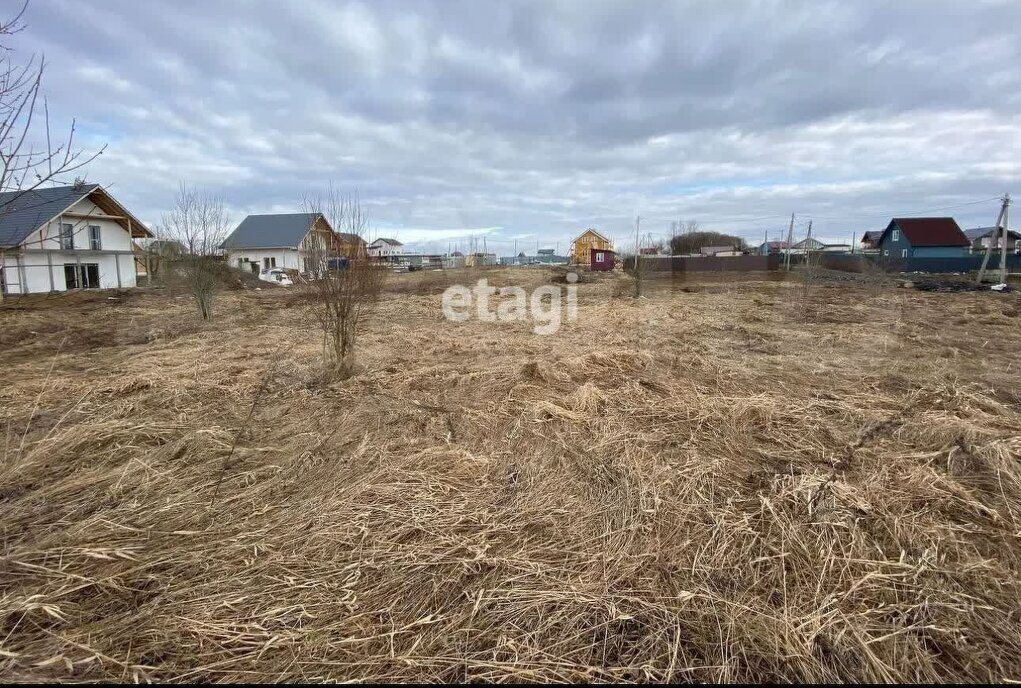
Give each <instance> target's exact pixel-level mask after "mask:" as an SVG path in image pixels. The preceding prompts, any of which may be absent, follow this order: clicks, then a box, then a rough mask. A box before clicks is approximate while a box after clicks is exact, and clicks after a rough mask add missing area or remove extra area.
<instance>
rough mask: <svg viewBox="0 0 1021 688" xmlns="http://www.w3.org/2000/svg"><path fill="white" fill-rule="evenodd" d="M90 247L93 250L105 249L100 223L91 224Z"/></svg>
mask: <svg viewBox="0 0 1021 688" xmlns="http://www.w3.org/2000/svg"><path fill="white" fill-rule="evenodd" d="M89 248H90V249H92V250H93V251H102V250H103V237H102V235H101V234H100V230H99V225H89Z"/></svg>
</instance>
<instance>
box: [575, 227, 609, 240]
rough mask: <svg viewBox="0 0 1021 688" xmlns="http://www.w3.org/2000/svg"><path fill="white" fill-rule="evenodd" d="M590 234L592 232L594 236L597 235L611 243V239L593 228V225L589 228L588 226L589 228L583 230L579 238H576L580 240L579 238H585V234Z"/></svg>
mask: <svg viewBox="0 0 1021 688" xmlns="http://www.w3.org/2000/svg"><path fill="white" fill-rule="evenodd" d="M589 234H591V235H592V236H594V237H597V238H599V239H602V240H603V241H605V242H606V243H610V240H609V239H607V238H606V237H605V236H603V235H602V234H600V233H599V232H597V231H596V230H594V229H592V228H591V227H589V228H588V229H586V230H585V231H584V232H582V233H581V234H579V235H578V238H577V239H575V241H579V240H581V239H583V238H585V236H587V235H589Z"/></svg>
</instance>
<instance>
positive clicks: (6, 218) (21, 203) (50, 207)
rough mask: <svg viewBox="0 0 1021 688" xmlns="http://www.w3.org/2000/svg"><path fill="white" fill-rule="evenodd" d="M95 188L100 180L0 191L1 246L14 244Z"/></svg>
mask: <svg viewBox="0 0 1021 688" xmlns="http://www.w3.org/2000/svg"><path fill="white" fill-rule="evenodd" d="M98 188H99V184H83V185H81V186H77V187H76V186H51V187H48V188H39V189H33V190H31V191H4V192H3V193H0V246H3V247H11V246H17V245H18V244H20V243H21V242H23V241H24V240H25V239H27V238H28V235H29V234H31V233H32V232H34V231H35V230H37V229H39V228H40V227H41V226H42V225H44V224H46V223H47V222H49V221H50V220H52V219H53V218H55V217H56V216H57V215H60V214H61V213H62V212H64V211H65V210H67V209H68V208H70V207H71V206H73V205H74V204H75V203H77V202H78V201H80V200H81V199H83V198H85V197H86V196H88V195H89V194H90V193H92V192H93V191H95V190H96V189H98Z"/></svg>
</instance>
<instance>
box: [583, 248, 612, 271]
mask: <svg viewBox="0 0 1021 688" xmlns="http://www.w3.org/2000/svg"><path fill="white" fill-rule="evenodd" d="M591 256H592V262H591V264H590V265H589V267H590V268H591V269H592V270H598V271H602V272H606V271H609V270H613V265H614V259H615V257H616V254H614V252H613V251H612V250H611V249H608V248H606V249H601V250H596V249H593V250H592V252H591Z"/></svg>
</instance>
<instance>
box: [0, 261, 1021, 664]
mask: <svg viewBox="0 0 1021 688" xmlns="http://www.w3.org/2000/svg"><path fill="white" fill-rule="evenodd" d="M486 276H488V277H490V278H491V281H493V282H494V283H497V284H512V283H516V284H517V283H522V282H524V283H526V284H528V285H531V286H535V285H538V284H541V283H545V282H546V281H547V280H548V275H547V273H546V272H545V271H544V270H538V269H536V270H533V269H518V270H516V271H514V270H503V271H492V272H487V273H486ZM476 278H477V275H472V274H470V273H462V274H460V275H458V274H454V275H447V274H436V273H426V274H421V273H416V274H410V275H404V276H400V277H395V278H394V279H393V280H392V281H391V283H390V285H389V288H388V291H387V293H386V294H385V295H384V298H383V300H382V301H381V303H380V305H379V308H378V310H377V312H376V314H375V315H374V316H373V318H372V320H371V322H370V323H369V324H368V326H367V329H366V331H365V332H364V334H363V336H362V338H361V349H360V362H361V365H362V369H361V371H360V372H359V373H358V374H356V375H355V376H354V377H352V378H350V379H348V380H346V381H343V382H338V383H333V384H330V385H324V384H322V383H321V381H320V377H319V375H318V366H319V360H320V341H319V336H318V335H317V333H316V332H315V331H314V329H313V328H312V327H311V326H310V324H309V323H308V321H307V318H306V317H305V313H304V310H303V308H302V304H301V301H302V293H301V291H300V290H299V289H297V288H295V289H291V290H288V289H271V290H263V291H259V292H254V291H235V292H224V293H222V294H221V295H220V297H219V299H218V301H217V303H216V304H215V317H214V320H213V321H212V322H210V323H202V322H201V321H200V320H199V319H198V316H197V314H196V312H195V309H194V307H193V305H192V304H191V303H190V301H189V300H188V299H187V298H186V297H177V296H175V295H173V294H164V293H157V292H144V291H141V292H136V293H132V294H127V293H125V294H122V295H120V297H119V298H117V299H116V300H111V299H110V298H109V297H110V296H111V295H110V294H107V293H102V294H82V295H70V296H67V297H63V298H59V299H53V298H50V299H38V300H31V301H30V300H24V301H12V302H9V303H7V304H4V305H3V306H0V383H2V384H0V427H2V429H3V438H2V440H0V441H2V443H3V448H2V451H0V459H2V461H0V528H2V536H3V553H2V559H0V679H3V680H5V681H12V680H32V681H34V680H75V681H92V680H126V681H134V680H161V681H213V682H216V681H260V682H262V681H267V682H268V681H293V680H308V681H319V680H344V681H373V680H375V681H380V680H390V681H510V680H517V681H564V680H573V681H582V680H586V681H604V680H616V681H665V680H675V681H676V680H681V681H1002V680H1010V679H1013V680H1021V603H1019V600H1021V463H1019V457H1021V356H1019V353H1021V318H1019V317H1018V316H1019V315H1021V308H1019V307H1021V297H1019V296H1018V295H1017V294H992V293H960V294H958V293H948V294H941V293H921V292H917V291H913V290H905V289H896V288H889V287H887V288H881V287H878V286H876V287H871V286H869V287H866V286H855V285H854V284H840V285H830V284H824V283H820V284H811V285H808V286H806V284H805V283H803V282H801V281H798V280H797V279H793V280H790V281H776V282H767V281H743V282H736V283H728V282H726V281H716V282H709V283H704V284H701V283H672V282H669V281H658V282H656V283H654V284H652V285H650V288H649V290H648V293H647V296H646V297H644V298H640V299H633V298H630V297H629V296H624V295H622V294H621V291H622V289H621V287H622V284H621V280H620V279H618V278H615V277H605V278H600V279H598V280H596V281H594V282H592V283H586V284H581V285H579V287H578V294H579V296H578V299H579V317H578V320H577V321H576V322H573V323H566V324H564V326H563V327H562V328H561V330H560V332H559V333H557V334H555V335H550V336H537V335H533V334H531V332H530V331H529V326H528V325H527V324H525V323H484V322H478V321H474V320H473V321H469V322H465V323H449V322H446V321H444V320H443V318H442V316H441V313H440V297H439V293H440V292H441V291H442V289H443V287H444V286H445V285H446V283H449V282H450V281H452V280H464V281H465V282H468V283H471V281H473V280H474V279H476Z"/></svg>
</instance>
